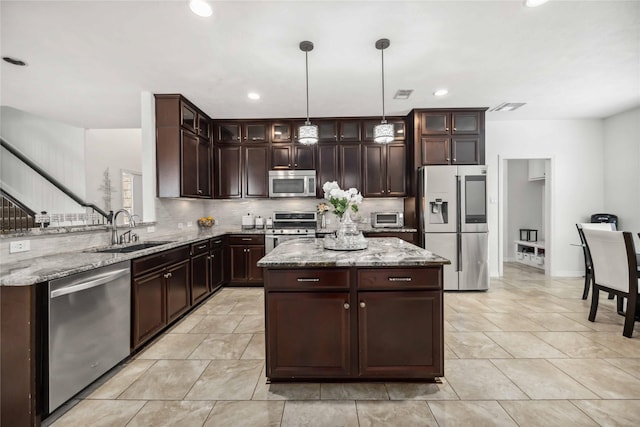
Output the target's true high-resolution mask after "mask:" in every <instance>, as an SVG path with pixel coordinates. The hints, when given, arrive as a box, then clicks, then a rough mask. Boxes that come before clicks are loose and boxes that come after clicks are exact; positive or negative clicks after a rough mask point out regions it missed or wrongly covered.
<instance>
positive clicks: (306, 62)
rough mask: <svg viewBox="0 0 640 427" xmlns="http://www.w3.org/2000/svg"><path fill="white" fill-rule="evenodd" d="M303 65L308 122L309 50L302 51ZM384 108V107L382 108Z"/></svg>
mask: <svg viewBox="0 0 640 427" xmlns="http://www.w3.org/2000/svg"><path fill="white" fill-rule="evenodd" d="M304 67H305V73H306V74H305V75H306V84H307V122H306V123H305V124H308V123H310V122H309V52H306V51H305V53H304ZM383 109H384V108H383Z"/></svg>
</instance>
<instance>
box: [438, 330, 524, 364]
mask: <svg viewBox="0 0 640 427" xmlns="http://www.w3.org/2000/svg"><path fill="white" fill-rule="evenodd" d="M445 342H446V344H447V345H448V346H449V348H450V349H451V350H453V352H454V353H455V354H456V355H457V356H458V357H459V358H461V359H498V358H502V357H505V358H511V357H513V356H511V355H510V354H509V353H507V352H506V351H504V349H503V348H502V347H500V346H499V345H498V344H496V343H495V342H494V341H493V340H491V338H489V337H488V336H486V335H485V334H484V333H482V332H451V333H449V334H446V335H445Z"/></svg>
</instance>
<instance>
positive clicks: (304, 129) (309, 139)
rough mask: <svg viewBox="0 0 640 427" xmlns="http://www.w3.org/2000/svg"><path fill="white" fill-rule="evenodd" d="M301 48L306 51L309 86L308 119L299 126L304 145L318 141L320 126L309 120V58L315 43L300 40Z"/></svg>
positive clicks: (301, 142) (300, 138)
mask: <svg viewBox="0 0 640 427" xmlns="http://www.w3.org/2000/svg"><path fill="white" fill-rule="evenodd" d="M300 50H301V51H303V52H304V63H305V70H306V74H305V76H306V77H305V81H306V86H307V120H306V121H305V122H304V125H302V126H300V127H299V128H298V142H299V143H300V144H303V145H311V144H315V143H317V142H318V126H316V125H312V124H311V122H310V121H309V58H308V53H309V52H311V51H312V50H313V43H311V42H310V41H303V42H300Z"/></svg>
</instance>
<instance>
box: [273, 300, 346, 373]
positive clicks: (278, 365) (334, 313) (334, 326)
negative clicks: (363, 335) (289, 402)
mask: <svg viewBox="0 0 640 427" xmlns="http://www.w3.org/2000/svg"><path fill="white" fill-rule="evenodd" d="M351 310H352V309H351V307H350V305H349V293H347V292H338V293H331V292H273V293H270V294H269V298H268V303H267V312H266V331H267V332H266V336H267V340H268V345H267V348H268V352H267V360H268V364H267V377H279V378H297V377H299V378H314V377H321V376H330V377H336V378H337V377H346V376H349V375H351V332H350V331H351V318H352V316H351Z"/></svg>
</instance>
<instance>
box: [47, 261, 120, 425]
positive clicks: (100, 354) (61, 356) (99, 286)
mask: <svg viewBox="0 0 640 427" xmlns="http://www.w3.org/2000/svg"><path fill="white" fill-rule="evenodd" d="M130 335H131V273H130V263H129V261H125V262H121V263H118V264H113V265H110V266H107V267H101V268H97V269H95V270H91V271H86V272H83V273H78V274H74V275H72V276H68V277H64V278H61V279H56V280H52V281H50V282H49V413H51V412H53V411H54V410H55V409H56V408H57V407H59V406H60V405H62V404H63V403H65V402H66V401H67V400H69V399H70V398H71V397H73V396H74V395H75V394H77V393H78V392H79V391H81V390H82V389H83V388H85V387H86V386H88V385H89V384H91V383H92V382H93V381H95V380H96V379H97V378H98V377H100V376H101V375H102V374H104V373H105V372H107V371H108V370H109V369H111V368H112V367H114V366H115V365H117V364H118V363H119V362H120V361H121V360H122V359H124V358H125V357H127V356H128V355H129V345H130Z"/></svg>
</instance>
